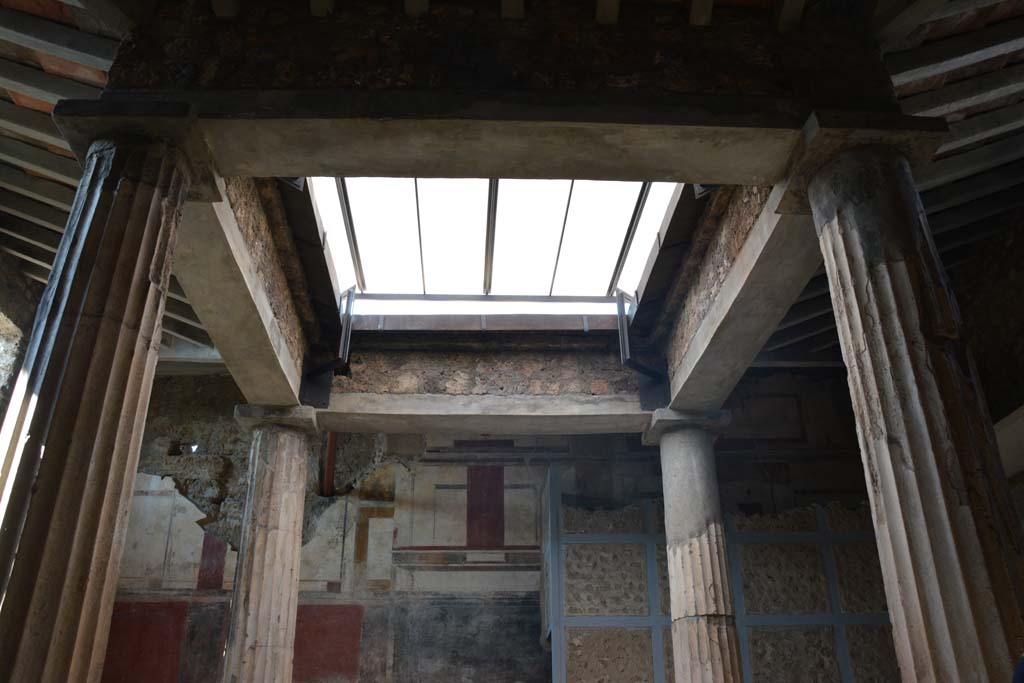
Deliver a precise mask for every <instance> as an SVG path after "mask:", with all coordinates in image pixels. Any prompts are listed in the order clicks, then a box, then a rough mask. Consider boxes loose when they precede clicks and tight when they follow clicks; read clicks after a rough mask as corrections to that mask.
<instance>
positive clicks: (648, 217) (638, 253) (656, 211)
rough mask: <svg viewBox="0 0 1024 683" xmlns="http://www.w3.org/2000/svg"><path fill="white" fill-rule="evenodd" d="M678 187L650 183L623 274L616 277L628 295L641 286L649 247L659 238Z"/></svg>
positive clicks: (671, 208)
mask: <svg viewBox="0 0 1024 683" xmlns="http://www.w3.org/2000/svg"><path fill="white" fill-rule="evenodd" d="M678 187H679V184H678V183H651V190H650V192H648V193H647V201H646V202H645V203H644V210H643V213H641V214H640V222H639V223H638V224H637V227H636V234H635V235H633V245H632V246H631V247H630V249H629V253H628V254H627V255H626V263H625V264H624V265H623V267H622V274H621V275H619V283H618V288H619V289H621V290H622V291H624V292H626V293H627V294H635V293H636V290H637V288H638V287H639V286H640V278H641V277H642V276H643V274H644V267H645V266H646V265H647V257H648V256H650V255H651V245H653V244H654V242H655V240H657V239H658V232H659V231H660V230H661V226H662V225H663V224H664V222H665V220H667V219H668V218H671V215H670V212H671V211H674V210H675V203H674V202H673V201H672V199H673V196H674V195H675V192H676V188H678Z"/></svg>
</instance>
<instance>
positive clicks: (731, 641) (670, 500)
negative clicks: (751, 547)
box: [644, 409, 743, 683]
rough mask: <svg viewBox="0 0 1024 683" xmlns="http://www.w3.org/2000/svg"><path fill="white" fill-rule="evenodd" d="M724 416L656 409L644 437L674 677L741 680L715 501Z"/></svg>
mask: <svg viewBox="0 0 1024 683" xmlns="http://www.w3.org/2000/svg"><path fill="white" fill-rule="evenodd" d="M726 419H727V416H726V415H724V414H717V415H690V414H685V413H680V412H677V411H674V410H670V409H659V410H656V411H655V412H654V415H653V416H652V418H651V426H650V428H649V429H648V431H647V433H646V434H645V435H644V442H645V443H647V444H655V443H658V444H660V446H661V481H662V487H663V489H664V491H665V535H666V538H667V541H668V581H669V593H670V596H671V601H672V652H673V660H674V662H675V680H676V681H678V682H679V683H690V682H696V681H701V682H704V681H706V682H708V683H711V682H719V681H726V682H728V681H740V680H742V678H743V675H742V672H741V670H740V660H739V645H738V641H737V638H736V619H735V612H734V610H733V606H732V591H731V590H730V587H729V569H728V563H727V562H726V550H725V527H724V524H723V520H722V508H721V505H720V504H719V500H718V473H717V471H716V469H715V449H714V442H715V434H714V431H713V430H714V429H716V428H720V427H721V426H723V425H724V423H725V421H726Z"/></svg>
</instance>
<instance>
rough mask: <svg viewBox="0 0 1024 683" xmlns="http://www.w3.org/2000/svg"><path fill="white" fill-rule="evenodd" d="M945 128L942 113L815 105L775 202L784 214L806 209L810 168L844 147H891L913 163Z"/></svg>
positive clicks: (924, 157)
mask: <svg viewBox="0 0 1024 683" xmlns="http://www.w3.org/2000/svg"><path fill="white" fill-rule="evenodd" d="M948 133H949V126H948V124H947V123H946V121H945V119H942V118H938V117H929V116H910V115H907V114H898V113H891V112H871V111H846V110H842V111H840V110H830V109H824V110H817V111H815V112H814V113H812V114H811V116H810V117H809V118H808V119H807V122H806V123H805V124H804V126H803V129H802V130H801V131H800V139H799V141H798V142H797V145H796V147H795V148H794V151H793V156H792V158H791V160H790V170H789V173H788V176H787V179H788V186H787V189H786V193H785V195H784V196H783V197H782V200H781V201H780V202H779V206H778V209H777V210H778V212H779V213H783V214H793V213H797V214H810V212H811V209H810V203H809V201H808V199H807V185H808V183H809V182H810V180H811V178H812V177H813V176H814V174H815V173H816V172H817V171H818V169H820V168H821V167H822V166H823V165H825V164H826V163H827V162H828V161H830V160H831V159H834V158H835V157H836V155H838V154H839V153H840V152H842V151H843V150H846V149H851V148H853V147H863V146H866V145H883V146H886V147H895V148H896V149H898V150H899V151H900V152H901V153H902V154H903V156H905V157H906V158H907V161H908V162H910V166H911V168H918V167H920V166H922V165H924V164H927V163H929V162H931V160H932V157H933V156H934V155H935V150H936V149H938V146H939V144H941V143H942V141H943V140H944V139H945V137H946V135H947V134H948Z"/></svg>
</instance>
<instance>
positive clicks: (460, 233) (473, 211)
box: [417, 178, 489, 294]
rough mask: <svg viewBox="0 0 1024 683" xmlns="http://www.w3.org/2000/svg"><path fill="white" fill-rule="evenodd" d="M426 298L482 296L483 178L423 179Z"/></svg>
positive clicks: (484, 210) (422, 227)
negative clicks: (452, 295)
mask: <svg viewBox="0 0 1024 683" xmlns="http://www.w3.org/2000/svg"><path fill="white" fill-rule="evenodd" d="M417 183H418V184H419V194H420V229H421V230H422V234H423V269H424V272H425V273H426V276H427V292H426V293H427V294H483V293H484V290H483V282H484V244H485V241H486V238H487V186H488V184H489V183H488V182H487V180H481V179H479V178H474V179H462V180H451V179H447V178H421V179H420V180H418V181H417Z"/></svg>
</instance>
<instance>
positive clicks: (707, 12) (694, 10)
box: [690, 0, 715, 26]
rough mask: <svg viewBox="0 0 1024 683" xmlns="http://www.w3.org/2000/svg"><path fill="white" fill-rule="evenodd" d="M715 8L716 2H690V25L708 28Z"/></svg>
mask: <svg viewBox="0 0 1024 683" xmlns="http://www.w3.org/2000/svg"><path fill="white" fill-rule="evenodd" d="M714 7H715V0H690V25H691V26H708V25H710V24H711V14H712V11H713V10H714Z"/></svg>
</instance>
